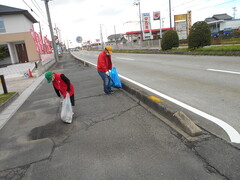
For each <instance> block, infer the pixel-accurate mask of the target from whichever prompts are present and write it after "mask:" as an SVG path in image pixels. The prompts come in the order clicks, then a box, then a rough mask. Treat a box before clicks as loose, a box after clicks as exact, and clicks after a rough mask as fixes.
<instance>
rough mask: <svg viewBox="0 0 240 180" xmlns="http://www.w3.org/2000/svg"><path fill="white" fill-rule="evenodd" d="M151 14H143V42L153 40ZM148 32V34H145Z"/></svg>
mask: <svg viewBox="0 0 240 180" xmlns="http://www.w3.org/2000/svg"><path fill="white" fill-rule="evenodd" d="M150 20H151V19H150V13H142V21H143V23H142V24H143V40H148V39H152V32H151V22H150ZM145 31H148V32H145Z"/></svg>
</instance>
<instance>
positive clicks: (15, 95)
mask: <svg viewBox="0 0 240 180" xmlns="http://www.w3.org/2000/svg"><path fill="white" fill-rule="evenodd" d="M18 96H19V93H18V92H15V94H13V95H12V96H11V97H10V98H9V99H8V100H6V101H5V102H3V103H2V104H0V113H1V112H2V111H3V110H4V109H5V108H6V107H8V106H9V105H10V104H11V103H12V102H13V101H15V99H17V98H18Z"/></svg>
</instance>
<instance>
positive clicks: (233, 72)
mask: <svg viewBox="0 0 240 180" xmlns="http://www.w3.org/2000/svg"><path fill="white" fill-rule="evenodd" d="M207 70H208V71H216V72H223V73H230V74H240V72H236V71H226V70H221V69H207Z"/></svg>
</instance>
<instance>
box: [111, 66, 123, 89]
mask: <svg viewBox="0 0 240 180" xmlns="http://www.w3.org/2000/svg"><path fill="white" fill-rule="evenodd" d="M109 76H110V86H112V87H115V88H122V83H121V81H120V78H119V77H118V73H117V69H116V68H115V67H113V68H112V70H111V73H110V75H109Z"/></svg>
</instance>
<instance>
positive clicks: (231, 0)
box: [197, 0, 236, 10]
mask: <svg viewBox="0 0 240 180" xmlns="http://www.w3.org/2000/svg"><path fill="white" fill-rule="evenodd" d="M233 1H236V0H230V1H227V2H224V3H220V4H216V5H212V6H207V7H203V8H199V9H197V10H202V9H207V8H210V7H216V6H220V5H223V4H228V3H230V2H233Z"/></svg>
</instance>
